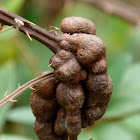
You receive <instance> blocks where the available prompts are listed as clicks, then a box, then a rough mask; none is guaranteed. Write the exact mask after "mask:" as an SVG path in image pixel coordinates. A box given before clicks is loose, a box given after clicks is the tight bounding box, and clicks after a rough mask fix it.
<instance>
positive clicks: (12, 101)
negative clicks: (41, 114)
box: [9, 99, 18, 103]
mask: <svg viewBox="0 0 140 140" xmlns="http://www.w3.org/2000/svg"><path fill="white" fill-rule="evenodd" d="M17 101H18V100H12V99H11V100H9V102H11V103H14V102H17Z"/></svg>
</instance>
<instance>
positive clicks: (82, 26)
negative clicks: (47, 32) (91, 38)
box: [61, 17, 96, 35]
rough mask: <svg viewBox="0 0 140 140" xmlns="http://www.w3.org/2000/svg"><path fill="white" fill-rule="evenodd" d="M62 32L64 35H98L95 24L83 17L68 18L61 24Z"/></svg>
mask: <svg viewBox="0 0 140 140" xmlns="http://www.w3.org/2000/svg"><path fill="white" fill-rule="evenodd" d="M61 30H62V32H63V33H70V34H73V33H87V34H93V35H95V34H96V27H95V24H94V23H93V22H92V21H90V20H88V19H85V18H82V17H67V18H64V19H63V20H62V22H61Z"/></svg>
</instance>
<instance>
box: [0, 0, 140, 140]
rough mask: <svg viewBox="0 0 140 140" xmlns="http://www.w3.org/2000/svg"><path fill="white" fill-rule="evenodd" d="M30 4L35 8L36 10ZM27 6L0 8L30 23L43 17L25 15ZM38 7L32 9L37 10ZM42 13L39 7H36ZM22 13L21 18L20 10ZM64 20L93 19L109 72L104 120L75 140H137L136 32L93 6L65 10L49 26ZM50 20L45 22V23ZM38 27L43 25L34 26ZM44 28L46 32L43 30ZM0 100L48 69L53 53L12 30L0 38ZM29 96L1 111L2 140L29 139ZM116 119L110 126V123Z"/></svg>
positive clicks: (139, 64) (15, 1)
mask: <svg viewBox="0 0 140 140" xmlns="http://www.w3.org/2000/svg"><path fill="white" fill-rule="evenodd" d="M35 2H36V1H34V6H33V7H35ZM27 4H28V6H29V5H30V6H29V7H31V6H32V3H29V2H28V1H27V0H22V1H21V0H20V1H19V0H12V1H9V2H6V1H5V0H2V1H0V5H1V6H3V7H5V8H7V9H8V10H10V11H12V12H15V13H17V14H20V15H21V16H24V17H25V18H28V19H30V17H29V16H28V14H29V15H30V13H29V12H32V13H34V11H36V12H38V14H37V15H36V14H34V15H32V17H31V19H30V20H32V21H36V18H37V17H38V16H41V17H42V15H41V14H42V11H44V17H43V18H46V17H45V7H43V8H44V9H43V10H42V11H41V10H38V11H37V9H35V8H32V9H30V10H27V11H25V10H24V9H26V8H25V6H26V5H27ZM36 6H37V5H36ZM39 9H41V7H40V8H39ZM21 10H22V12H21V13H20V11H21ZM66 16H82V17H85V18H88V19H90V20H92V21H93V22H94V23H95V25H96V27H97V35H98V36H99V37H101V38H102V39H103V40H104V42H105V44H106V46H107V58H108V62H109V67H108V73H109V75H110V76H111V78H112V80H113V84H114V91H113V96H112V99H111V102H110V104H109V106H108V109H107V112H106V114H105V115H104V117H103V118H102V119H101V120H99V121H98V122H97V123H95V125H94V126H93V127H91V128H89V129H87V130H85V131H83V132H82V133H81V134H80V136H79V140H89V139H91V138H93V139H94V140H118V139H119V140H124V139H125V140H139V139H140V124H139V122H140V102H139V101H140V76H139V75H140V74H139V72H140V59H139V58H140V56H139V50H140V42H139V38H140V31H139V29H135V28H134V27H131V26H130V25H129V24H128V23H126V22H125V21H123V20H121V19H119V18H118V17H115V16H110V15H107V14H105V13H102V12H101V11H99V10H97V9H94V8H93V7H92V6H89V5H86V4H82V3H78V2H77V3H74V4H73V5H72V6H68V5H66V6H65V7H64V9H63V11H61V12H60V13H59V14H58V15H57V18H56V19H55V21H54V25H55V26H57V27H60V23H61V20H62V19H63V18H64V17H66ZM47 20H49V19H47ZM38 24H40V25H42V24H43V23H41V22H39V21H38ZM44 28H45V27H44ZM0 44H1V45H0V50H1V51H0V99H2V98H3V96H4V93H5V92H6V91H8V93H10V92H11V91H13V90H14V89H15V88H16V87H17V84H18V83H20V84H23V83H25V82H27V81H28V80H31V79H32V78H33V77H35V76H36V75H39V74H40V73H41V72H43V71H46V70H51V69H50V68H48V65H49V58H50V57H51V56H52V52H51V51H49V49H47V48H46V47H44V46H43V45H42V44H40V43H38V42H37V41H35V40H33V42H31V41H30V40H29V39H28V38H27V37H26V36H24V35H23V34H22V33H19V32H17V31H15V30H14V29H12V30H11V31H8V32H6V33H3V34H0ZM30 92H31V91H26V92H25V93H24V94H23V95H21V96H20V97H18V102H17V103H13V104H11V103H9V104H7V105H6V106H4V107H2V108H0V139H1V140H12V139H14V140H16V139H18V140H34V139H37V137H36V135H35V133H34V131H33V127H32V125H33V122H34V119H35V118H34V116H33V114H32V112H31V109H30V106H29V100H30V99H29V98H30ZM120 116H121V117H122V118H121V119H119V120H117V121H113V119H114V118H117V117H118V118H119V117H120Z"/></svg>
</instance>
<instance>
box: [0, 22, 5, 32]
mask: <svg viewBox="0 0 140 140" xmlns="http://www.w3.org/2000/svg"><path fill="white" fill-rule="evenodd" d="M3 26H4V25H3V24H2V23H1V26H0V31H1V30H2V28H3Z"/></svg>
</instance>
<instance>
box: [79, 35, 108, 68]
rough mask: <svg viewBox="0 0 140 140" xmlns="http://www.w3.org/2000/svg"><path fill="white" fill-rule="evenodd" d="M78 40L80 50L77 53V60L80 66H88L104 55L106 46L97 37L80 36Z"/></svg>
mask: <svg viewBox="0 0 140 140" xmlns="http://www.w3.org/2000/svg"><path fill="white" fill-rule="evenodd" d="M80 40H81V42H80V41H79V45H80V47H79V48H80V49H78V51H77V59H78V61H79V62H80V63H81V64H82V65H84V66H87V65H90V64H91V63H93V62H95V61H96V60H98V59H100V58H101V57H102V56H103V55H105V53H106V46H105V45H104V43H103V41H102V40H101V39H100V38H99V37H97V36H95V35H86V36H85V35H83V34H81V35H80Z"/></svg>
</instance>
